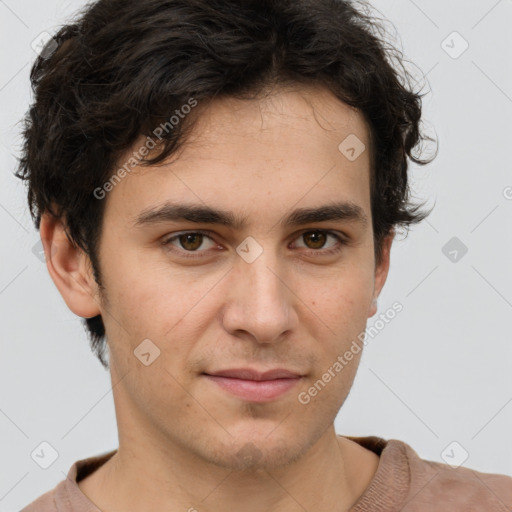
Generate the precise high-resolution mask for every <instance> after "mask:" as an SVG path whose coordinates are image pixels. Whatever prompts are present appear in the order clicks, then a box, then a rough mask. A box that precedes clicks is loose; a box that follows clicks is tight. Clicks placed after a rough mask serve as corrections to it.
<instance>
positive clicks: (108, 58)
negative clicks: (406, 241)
mask: <svg viewBox="0 0 512 512" xmlns="http://www.w3.org/2000/svg"><path fill="white" fill-rule="evenodd" d="M373 23H374V22H373V21H372V20H371V19H370V18H369V17H367V16H365V15H364V14H362V13H361V12H358V11H357V10H356V9H355V8H354V7H353V6H352V5H351V4H350V3H349V2H346V1H341V0H338V1H333V0H315V1H305V0H293V1H291V0H290V1H288V0H279V1H277V0H274V1H270V0H254V1H247V0H246V1H241V0H208V1H206V0H167V1H164V0H148V1H136V0H123V1H120V0H100V1H99V2H97V3H95V4H93V5H91V6H90V7H88V8H87V10H86V11H85V12H84V13H83V14H82V15H81V17H80V18H79V19H78V20H77V22H76V23H75V24H72V25H68V26H65V27H63V28H62V29H61V30H60V32H59V33H58V34H57V36H56V37H55V43H56V44H54V46H55V48H54V49H53V51H48V52H43V53H42V55H41V57H40V58H39V59H38V61H37V62H36V64H35V66H34V69H33V72H32V80H33V85H34V87H35V93H36V94H35V102H34V105H33V107H32V108H31V110H30V112H29V114H28V116H27V120H26V129H25V141H26V142H25V147H24V153H23V155H22V159H21V164H20V169H19V172H18V175H19V176H20V177H22V178H24V179H26V180H27V181H28V184H29V203H30V206H31V211H32V214H33V216H34V219H35V221H36V226H37V227H38V228H39V229H40V232H41V238H42V240H43V242H44V244H45V251H46V254H47V266H48V271H49V272H50V275H51V277H52V279H53V281H54V283H55V285H56V286H57V288H58V289H59V291H60V293H61V295H62V297H63V299H64V300H65V302H66V304H67V305H68V307H69V308H70V309H71V311H73V312H74V313H75V314H76V315H78V316H80V317H82V318H84V319H86V325H87V328H88V330H89V334H90V337H91V344H92V348H93V349H94V351H95V353H96V354H97V355H98V357H99V359H100V361H101V362H102V363H103V364H104V365H105V366H106V367H108V368H109V369H110V372H111V378H112V385H113V394H114V402H115V407H116V417H117V423H118V429H119V448H118V449H117V450H114V451H112V452H109V453H106V454H102V455H98V456H96V457H91V458H89V459H86V460H82V461H77V462H76V463H75V464H74V465H73V466H72V468H71V469H70V471H69V474H68V478H67V479H66V480H65V481H63V482H61V483H60V484H59V485H58V486H57V487H56V488H55V489H54V490H52V491H49V492H48V493H46V494H45V495H43V496H42V497H40V498H39V499H38V500H36V501H34V502H33V503H32V504H30V505H28V506H27V507H26V508H25V509H24V511H25V512H33V511H40V512H43V511H57V510H58V511H63V510H73V511H76V512H85V511H90V510H101V511H103V512H113V511H121V510H123V511H124V510H129V511H130V512H142V511H146V510H155V511H158V510H173V511H174V510H184V511H187V510H188V511H200V512H202V511H208V512H217V511H224V510H230V509H236V510H242V511H244V512H245V511H246V512H252V511H262V510H266V511H267V510H268V511H275V512H291V511H299V510H309V511H315V512H326V511H345V510H351V511H357V512H362V511H370V510H372V511H373V510H375V511H391V510H397V511H398V510H404V511H427V510H436V511H445V510H446V511H448V510H450V511H454V510H461V511H462V510H468V509H470V508H472V509H474V510H507V507H508V509H510V508H511V507H512V479H511V478H509V477H506V476H502V475H491V474H483V473H478V472H476V471H472V470H470V469H467V468H458V469H453V468H451V467H450V466H447V465H443V464H440V463H435V462H429V461H425V460H422V459H420V458H419V457H418V455H417V454H416V453H415V452H414V450H413V449H412V448H411V447H409V446H408V445H406V444H405V443H403V442H400V441H397V440H391V441H386V440H383V439H380V438H378V437H366V438H355V437H353V438H350V437H344V436H338V435H337V434H336V432H335V430H334V419H335V417H336V415H337V413H338V411H339V410H340V408H341V406H342V405H343V403H344V401H345V399H346V397H347V395H348V393H349V391H350V388H351V385H352V382H353V379H354V377H355V373H356V370H357V366H358V362H359V359H360V357H361V352H362V346H363V344H364V340H363V338H362V337H361V333H362V332H364V330H365V325H366V321H367V319H368V318H369V317H371V316H373V315H375V313H376V311H377V300H378V297H379V294H380V292H381V290H382V288H383V286H384V283H385V281H386V277H387V274H388V269H389V263H390V262H389V256H390V248H391V244H392V241H393V237H394V232H395V228H396V226H399V225H402V226H408V225H410V224H412V223H415V222H419V221H421V220H422V219H424V218H425V217H426V215H427V213H425V212H421V211H419V210H418V207H416V206H413V205H411V204H409V203H408V194H409V188H408V180H407V168H408V163H407V160H408V159H412V160H414V161H416V162H419V163H426V161H422V160H419V159H418V158H415V157H413V156H412V150H413V149H414V148H415V147H416V145H417V144H418V143H419V142H421V140H422V139H423V137H422V135H421V134H420V132H419V121H420V117H421V97H420V95H418V94H417V93H415V92H413V91H412V90H409V89H407V88H406V87H405V86H404V85H403V82H402V81H401V80H400V77H399V75H398V72H397V71H396V70H395V69H393V67H392V66H391V65H390V64H389V61H388V56H389V55H388V54H387V53H386V52H387V51H390V50H386V51H385V50H384V43H383V42H382V41H381V40H379V39H378V38H377V37H376V36H375V35H374V32H375V31H374V30H373V29H374V28H375V27H376V25H374V24H373ZM107 349H108V350H107ZM107 354H108V358H107ZM107 359H108V361H107Z"/></svg>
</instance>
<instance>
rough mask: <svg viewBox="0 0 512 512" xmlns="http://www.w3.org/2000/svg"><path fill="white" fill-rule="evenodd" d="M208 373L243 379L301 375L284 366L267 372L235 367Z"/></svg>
mask: <svg viewBox="0 0 512 512" xmlns="http://www.w3.org/2000/svg"><path fill="white" fill-rule="evenodd" d="M206 375H213V376H215V377H231V378H233V379H243V380H273V379H294V378H295V379H296V378H297V377H301V374H299V373H297V372H293V371H290V370H286V369H284V368H275V369H273V370H268V371H266V372H259V371H257V370H253V369H252V368H233V369H228V370H219V371H215V372H211V373H209V372H208V373H206Z"/></svg>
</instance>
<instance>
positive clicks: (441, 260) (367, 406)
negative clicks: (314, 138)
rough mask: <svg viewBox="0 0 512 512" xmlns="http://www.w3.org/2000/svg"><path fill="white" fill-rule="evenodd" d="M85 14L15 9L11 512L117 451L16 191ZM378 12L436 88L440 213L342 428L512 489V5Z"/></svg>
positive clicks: (415, 177)
mask: <svg viewBox="0 0 512 512" xmlns="http://www.w3.org/2000/svg"><path fill="white" fill-rule="evenodd" d="M83 5H84V2H82V1H56V0H46V1H45V2H39V1H35V0H32V1H27V0H26V1H20V2H14V1H13V0H0V24H1V26H0V40H1V47H2V57H1V58H2V61H1V75H0V104H1V114H2V115H1V119H0V123H1V128H0V129H1V146H0V155H1V156H0V158H1V171H2V172H1V187H0V229H1V234H2V244H1V252H0V312H1V323H0V329H1V357H0V365H1V367H0V389H1V390H2V391H1V395H0V396H1V400H0V443H1V444H0V450H1V453H2V457H1V461H0V512H13V511H16V510H19V509H20V508H21V507H22V506H24V505H26V504H27V503H28V502H30V501H32V500H33V499H35V498H36V497H37V496H39V495H40V494H42V493H43V492H45V491H47V490H49V489H50V488H53V487H54V486H55V485H56V484H57V483H58V482H59V481H60V480H62V479H63V478H65V475H66V474H67V472H68V470H69V467H70V466H71V464H72V463H73V462H74V461H76V460H78V459H81V458H85V457H89V456H92V455H96V454H99V453H102V452H105V451H109V450H111V449H114V448H116V447H117V429H116V424H115V415H114V407H113V401H112V394H111V390H110V379H109V376H108V373H107V372H106V371H105V370H103V368H102V367H101V365H100V363H99V362H98V361H97V360H96V359H95V358H94V356H93V355H92V353H91V352H90V350H89V346H88V340H87V338H86V335H85V332H84V330H83V328H82V325H81V323H80V321H79V319H78V318H76V317H75V316H74V315H73V314H72V313H71V312H70V311H69V310H68V309H67V307H66V305H65V304H64V302H63V300H62V299H61V297H60V295H59V293H58V292H57V289H56V288H55V286H54V285H53V282H52V281H51V279H50V277H49V275H48V273H47V270H46V266H45V264H44V263H43V262H42V261H40V259H38V258H37V257H36V255H34V253H33V251H32V249H33V247H34V245H35V244H36V243H37V242H38V240H39V234H38V232H37V231H36V230H35V229H34V227H33V225H32V222H31V219H30V216H29V214H28V209H27V205H26V198H25V189H24V187H23V185H22V183H21V182H20V181H19V180H17V179H15V178H14V177H12V172H13V171H14V169H15V166H16V159H15V156H16V155H17V151H18V148H19V144H20V135H19V134H20V125H19V124H18V122H19V120H20V119H21V118H22V116H23V114H24V113H25V111H26V110H27V107H28V105H29V102H30V99H31V95H30V88H29V78H28V76H29V70H30V66H31V63H32V62H33V61H34V58H35V53H34V50H33V49H32V48H31V43H32V41H33V40H34V39H36V38H37V36H38V35H39V34H40V33H41V32H43V31H48V32H50V33H53V32H54V31H55V30H56V29H57V28H58V26H59V24H61V23H63V22H64V21H65V20H66V19H67V18H68V16H69V15H70V14H71V13H73V12H74V11H75V10H76V9H77V8H79V7H81V6H83ZM373 5H374V6H375V7H376V8H377V9H378V10H379V11H380V12H381V13H382V15H384V16H385V17H386V18H388V19H389V20H390V22H391V23H392V24H393V25H394V26H395V28H396V31H397V33H398V34H399V37H400V39H401V45H402V47H403V51H404V53H405V55H406V57H407V58H408V59H409V60H411V61H412V62H414V63H415V65H416V66H417V67H418V68H419V70H421V71H419V70H416V73H417V78H418V79H419V80H421V73H423V74H425V75H426V76H427V79H428V83H427V85H426V89H425V91H430V92H429V93H428V95H427V96H426V97H425V99H424V120H425V127H426V129H427V130H428V131H429V132H430V133H434V130H435V134H437V135H436V136H437V138H438V140H439V154H438V156H437V158H436V160H434V162H433V163H432V164H430V165H429V166H427V167H418V166H412V167H411V178H412V185H413V192H414V197H413V198H414V199H417V200H424V199H427V200H428V204H429V205H432V204H434V202H435V208H434V211H433V213H432V214H431V216H430V217H429V218H428V220H427V221H426V222H424V223H423V224H421V225H420V226H417V227H415V228H413V229H412V230H411V231H410V233H409V236H408V237H407V238H406V239H405V240H404V239H403V236H402V237H400V236H399V237H398V238H397V240H396V241H395V243H394V246H393V250H392V255H391V269H390V273H389V277H388V281H387V283H386V285H385V287H384V290H383V293H382V294H381V297H380V301H379V312H378V313H377V316H378V314H379V313H381V312H384V311H385V310H386V309H388V308H389V307H390V306H391V304H392V303H393V302H395V301H399V302H400V303H401V304H403V307H404V309H403V311H402V312H401V313H400V314H398V315H397V316H396V318H395V319H394V320H393V321H391V322H390V323H389V324H387V325H386V327H385V328H384V329H382V330H381V331H380V332H379V334H378V335H377V336H376V337H374V338H373V339H370V340H369V343H368V345H367V347H366V349H365V353H364V355H363V359H362V363H361V367H360V369H359V373H358V376H357V377H356V381H355V384H354V387H353V389H352V392H351V394H350V396H349V398H348V400H347V402H346V403H345V405H344V406H343V408H342V410H341V412H340V414H339V415H338V418H337V421H336V428H337V431H338V432H339V433H341V434H344V435H359V436H363V435H378V436H382V437H384V438H394V439H401V440H403V441H405V442H407V443H409V444H410V445H411V446H412V447H413V448H414V449H415V450H416V451H417V452H418V453H419V455H420V456H421V457H423V458H426V459H431V460H436V461H441V462H443V461H446V456H447V455H446V454H447V453H448V454H449V456H451V457H452V459H453V460H458V461H459V462H460V461H461V460H462V459H464V458H465V457H466V452H467V459H466V460H465V461H464V463H463V464H464V465H465V466H467V467H471V468H473V469H478V470H480V471H484V472H496V473H505V474H509V475H512V442H511V441H510V432H511V431H512V430H511V428H512V371H511V363H512V343H511V334H510V331H511V318H512V271H511V262H512V236H511V233H512V229H511V226H512V223H511V219H512V171H511V164H510V146H511V144H512V142H511V121H510V120H511V119H512V72H511V64H510V63H511V62H512V33H511V31H510V26H511V24H512V1H510V0H501V1H496V0H479V1H476V0H473V1H467V0H459V1H452V2H446V1H444V0H436V1H433V0H430V1H427V0H415V1H412V0H401V1H385V0H379V1H374V2H373ZM388 29H389V30H391V31H392V30H393V27H392V26H389V27H388ZM453 32H457V34H453ZM399 44H400V43H399ZM466 44H468V45H469V46H468V48H467V49H466V50H465V51H464V52H463V53H461V51H462V50H463V49H464V47H465V45H466ZM414 69H415V68H411V70H412V71H413V72H414ZM453 237H456V238H457V240H455V241H452V242H451V243H452V244H453V243H455V244H456V245H454V246H451V245H448V246H447V247H445V246H446V244H447V243H448V242H449V241H450V240H451V239H452V238H453ZM461 244H464V246H466V247H467V253H466V254H464V255H462V252H461V251H460V247H462V245H461ZM443 248H444V249H443ZM454 248H455V250H457V251H458V252H457V257H456V261H453V259H454V258H455V253H453V252H452V253H451V255H450V254H449V252H450V251H453V249H454ZM445 253H446V254H447V255H445ZM377 316H376V317H373V318H371V319H369V321H368V326H371V325H373V324H374V323H375V320H376V319H377ZM43 441H46V442H48V443H50V444H51V445H52V446H53V447H54V448H55V450H56V451H57V452H58V458H57V459H56V460H55V462H54V463H53V464H52V465H51V466H50V467H49V468H48V469H42V468H41V467H40V466H39V465H37V464H36V463H35V462H34V460H33V459H32V458H31V453H32V452H33V451H34V449H36V448H37V447H38V446H40V444H41V442H43ZM454 441H455V442H456V443H457V444H452V443H453V442H454ZM443 454H444V455H443Z"/></svg>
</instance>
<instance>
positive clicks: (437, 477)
mask: <svg viewBox="0 0 512 512" xmlns="http://www.w3.org/2000/svg"><path fill="white" fill-rule="evenodd" d="M390 443H395V444H399V445H400V448H401V449H402V450H403V452H404V455H405V457H406V460H407V463H408V465H409V474H410V484H411V487H410V494H409V500H410V503H411V506H410V507H409V508H406V509H404V510H411V511H413V510H415V506H413V503H414V504H415V505H416V507H418V506H419V507H425V506H427V505H433V504H440V503H445V507H446V510H465V511H466V510H492V511H496V512H499V511H503V512H505V511H509V510H510V509H512V477H510V476H506V475H499V474H492V473H482V472H480V471H476V470H474V469H470V468H468V467H463V466H459V467H453V466H451V465H448V464H442V463H440V462H433V461H429V460H425V459H422V458H420V457H419V456H418V454H417V453H416V452H415V451H414V450H413V449H412V448H411V447H410V446H409V445H407V444H406V443H403V442H401V441H395V440H392V441H390Z"/></svg>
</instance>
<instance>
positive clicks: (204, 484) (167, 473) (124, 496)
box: [79, 426, 379, 512]
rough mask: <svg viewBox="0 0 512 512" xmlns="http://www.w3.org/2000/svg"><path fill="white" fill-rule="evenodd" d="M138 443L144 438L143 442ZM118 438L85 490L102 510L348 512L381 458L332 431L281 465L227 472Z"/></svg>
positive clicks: (176, 451) (176, 449)
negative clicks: (313, 511) (114, 451)
mask: <svg viewBox="0 0 512 512" xmlns="http://www.w3.org/2000/svg"><path fill="white" fill-rule="evenodd" d="M139 441H140V438H139ZM162 446H163V445H162V444H159V443H153V444H152V445H147V444H144V443H141V442H137V440H135V439H123V438H122V437H121V436H120V444H119V449H118V451H117V452H116V454H114V455H113V457H112V458H111V459H110V460H109V461H107V462H106V463H105V464H104V465H103V466H101V467H100V468H99V469H98V470H97V471H95V472H94V473H92V474H91V475H89V476H88V477H87V478H85V479H84V480H82V481H81V482H79V487H80V489H81V490H82V492H84V494H86V496H88V497H89V499H91V501H93V502H94V503H95V504H96V505H97V506H98V507H99V508H100V509H101V510H104V511H105V512H108V511H111V510H121V509H122V510H131V511H133V512H142V511H144V510H147V509H148V504H150V505H151V509H153V510H184V511H189V512H194V511H198V512H203V511H204V512H221V511H225V510H226V509H227V510H230V509H232V510H243V511H244V512H253V511H254V512H256V511H258V512H259V511H261V510H272V511H273V512H292V511H293V512H296V511H299V510H315V511H317V512H324V511H325V512H327V511H329V512H333V511H342V510H349V509H350V507H351V506H352V505H353V504H354V503H355V502H356V501H357V499H358V498H359V496H360V495H361V494H362V493H363V492H364V490H365V489H366V487H367V486H368V485H369V483H370V481H371V478H372V477H373V475H374V474H375V471H376V470H377V465H378V460H379V459H378V457H377V456H376V455H375V454H373V453H372V452H369V451H368V450H366V449H364V448H362V447H360V446H359V445H357V444H356V443H353V442H352V441H349V440H347V439H346V438H342V437H338V436H336V434H335V431H334V426H331V427H330V428H328V429H327V431H326V432H325V433H324V434H323V435H322V436H321V437H320V439H319V440H318V441H317V442H316V443H315V444H314V445H313V446H312V447H310V449H309V450H308V451H307V452H306V453H305V454H303V456H302V457H301V458H300V459H298V460H296V461H294V462H292V463H289V464H287V465H286V466H283V467H277V468H272V469H269V468H262V467H260V468H245V469H239V470H232V469H229V468H222V467H219V466H216V465H214V464H211V463H209V462H208V461H205V460H204V459H200V458H199V457H197V456H196V455H193V454H190V452H185V451H184V450H182V448H181V447H180V446H178V445H173V446H168V447H167V449H165V450H163V449H162V448H161V447H162Z"/></svg>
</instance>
